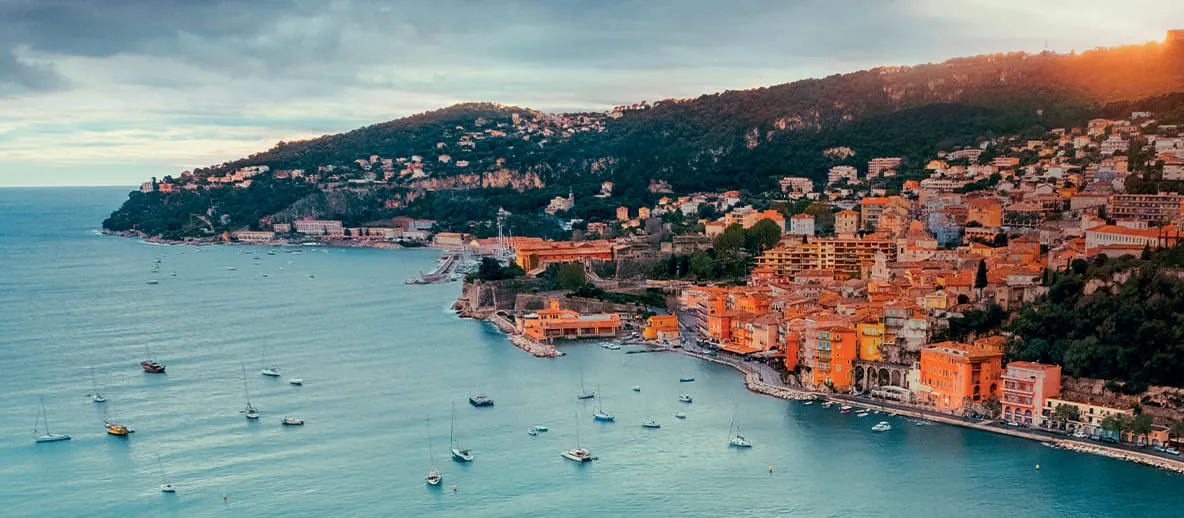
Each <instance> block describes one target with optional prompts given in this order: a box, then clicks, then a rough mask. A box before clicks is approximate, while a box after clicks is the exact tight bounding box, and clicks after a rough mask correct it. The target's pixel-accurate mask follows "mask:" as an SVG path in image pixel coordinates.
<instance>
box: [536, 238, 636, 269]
mask: <svg viewBox="0 0 1184 518" xmlns="http://www.w3.org/2000/svg"><path fill="white" fill-rule="evenodd" d="M590 260H591V261H612V260H613V246H612V243H611V242H609V241H604V240H598V241H544V242H542V243H540V244H537V245H526V244H524V245H519V246H518V250H517V254H516V260H515V262H517V263H518V266H521V267H522V269H523V270H526V271H528V272H529V271H531V270H534V269H535V268H540V267H545V266H547V265H549V264H552V263H566V262H572V261H581V262H582V261H590Z"/></svg>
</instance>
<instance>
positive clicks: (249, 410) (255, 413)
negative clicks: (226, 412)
mask: <svg viewBox="0 0 1184 518" xmlns="http://www.w3.org/2000/svg"><path fill="white" fill-rule="evenodd" d="M243 393H244V394H246V396H247V406H246V407H245V408H243V409H242V410H239V413H241V414H243V415H244V416H246V417H247V419H259V410H258V409H257V408H255V407H254V406H252V405H251V389H249V388H247V364H246V362H243Z"/></svg>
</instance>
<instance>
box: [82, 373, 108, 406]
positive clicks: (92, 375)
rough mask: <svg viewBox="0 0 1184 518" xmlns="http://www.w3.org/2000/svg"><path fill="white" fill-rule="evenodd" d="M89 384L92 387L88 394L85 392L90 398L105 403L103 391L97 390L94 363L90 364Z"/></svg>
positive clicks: (97, 384) (97, 383)
mask: <svg viewBox="0 0 1184 518" xmlns="http://www.w3.org/2000/svg"><path fill="white" fill-rule="evenodd" d="M90 384H91V386H92V387H94V388H93V389H91V390H92V392H91V393H90V394H87V395H89V396H90V400H91V401H94V402H95V403H106V402H107V398H106V397H103V393H102V392H100V391H99V382H98V381H95V366H94V365H91V366H90Z"/></svg>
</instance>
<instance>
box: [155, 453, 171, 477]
mask: <svg viewBox="0 0 1184 518" xmlns="http://www.w3.org/2000/svg"><path fill="white" fill-rule="evenodd" d="M156 465H157V466H158V467H159V468H160V483H161V484H168V483H169V479H168V478H167V477H165V475H164V464H161V462H160V454H159V453H157V454H156Z"/></svg>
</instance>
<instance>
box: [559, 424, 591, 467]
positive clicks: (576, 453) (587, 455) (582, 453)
mask: <svg viewBox="0 0 1184 518" xmlns="http://www.w3.org/2000/svg"><path fill="white" fill-rule="evenodd" d="M559 455H561V456H562V457H563V458H565V459H567V460H570V461H572V462H581V463H582V462H592V461H593V460H596V457H593V456H592V452H589V451H588V450H585V449H584V448H581V447H580V415H579V414H576V447H575V448H572V449H570V450H566V451H564V452H563V453H560V454H559Z"/></svg>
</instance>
